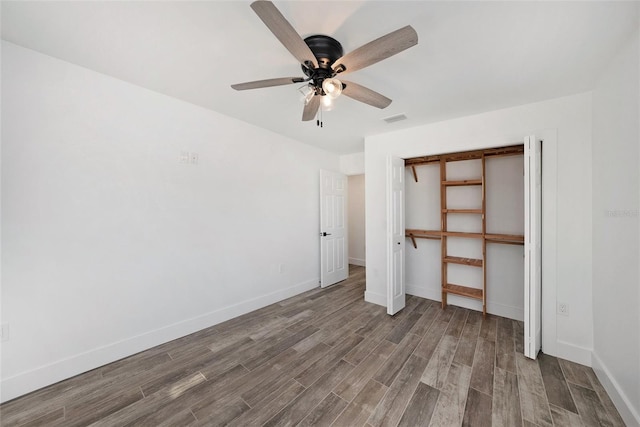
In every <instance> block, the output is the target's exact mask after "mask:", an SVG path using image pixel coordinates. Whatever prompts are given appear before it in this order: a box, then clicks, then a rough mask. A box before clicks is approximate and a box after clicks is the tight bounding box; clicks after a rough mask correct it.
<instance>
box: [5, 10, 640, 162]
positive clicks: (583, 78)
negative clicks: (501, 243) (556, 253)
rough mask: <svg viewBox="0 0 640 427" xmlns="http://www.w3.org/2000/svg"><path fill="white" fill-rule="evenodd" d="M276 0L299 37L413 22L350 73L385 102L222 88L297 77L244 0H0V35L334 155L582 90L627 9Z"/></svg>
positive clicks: (354, 43)
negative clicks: (311, 99)
mask: <svg viewBox="0 0 640 427" xmlns="http://www.w3.org/2000/svg"><path fill="white" fill-rule="evenodd" d="M274 3H275V4H276V6H277V7H278V8H279V9H280V11H281V12H282V13H283V15H284V16H285V17H286V18H287V19H288V20H289V22H291V24H292V25H293V26H294V28H296V30H297V31H298V32H299V33H300V34H301V35H302V36H303V37H306V36H308V35H311V34H318V33H320V34H327V35H330V36H332V37H334V38H336V39H338V40H339V41H340V42H341V43H342V45H343V47H344V50H345V53H346V52H349V51H351V50H353V49H355V48H357V47H359V46H361V45H363V44H365V43H367V42H369V41H371V40H372V39H375V38H377V37H379V36H381V35H384V34H386V33H388V32H390V31H393V30H396V29H398V28H400V27H403V26H405V25H407V24H409V25H412V26H413V27H414V28H415V29H416V31H417V33H418V37H419V42H418V45H417V46H415V47H413V48H411V49H408V50H406V51H404V52H402V53H400V54H398V55H396V56H394V57H391V58H389V59H387V60H385V61H383V62H380V63H378V64H375V65H372V66H371V67H368V68H366V69H364V70H360V71H357V72H354V73H353V74H352V75H349V80H352V81H354V82H356V83H359V84H362V85H365V86H367V87H369V88H371V89H373V90H375V91H377V92H380V93H382V94H383V95H386V96H388V97H389V98H391V99H393V103H392V104H391V105H390V106H389V107H387V108H386V109H384V110H379V109H377V108H374V107H370V106H368V105H365V104H362V103H359V102H357V101H354V100H352V99H349V98H347V97H341V98H339V99H338V100H337V103H336V106H335V109H334V110H333V111H331V112H327V113H325V116H324V121H325V127H324V128H322V129H321V128H317V127H316V125H315V122H302V121H301V120H300V118H301V115H302V103H301V101H300V94H299V92H298V91H297V88H298V87H299V86H300V85H290V86H280V87H272V88H265V89H256V90H249V91H243V92H237V91H234V90H233V89H231V88H230V85H231V84H232V83H240V82H245V81H251V80H260V79H266V78H274V77H287V76H302V73H301V71H300V67H299V65H298V63H297V61H296V60H295V59H294V58H293V57H292V56H291V55H290V54H289V52H288V51H287V50H286V49H285V48H284V47H283V46H282V45H280V43H279V42H278V40H277V39H276V38H275V37H274V36H273V35H272V34H271V33H270V32H269V30H268V29H267V28H266V27H265V25H264V24H263V23H262V21H260V19H259V18H258V17H257V15H255V13H254V12H253V11H252V10H251V8H250V7H249V4H250V2H249V1H226V2H223V1H196V2H185V1H177V2H164V1H163V2H160V1H150V2H149V1H142V2H127V1H125V2H112V1H107V2H93V1H70V2H55V1H53V2H52V1H46V2H8V1H3V2H2V11H1V13H2V38H3V39H5V40H7V41H10V42H13V43H15V44H18V45H21V46H24V47H27V48H31V49H34V50H36V51H39V52H42V53H45V54H47V55H51V56H53V57H57V58H60V59H63V60H66V61H68V62H71V63H74V64H77V65H80V66H83V67H87V68H89V69H93V70H95V71H98V72H101V73H104V74H107V75H110V76H113V77H116V78H119V79H122V80H124V81H128V82H131V83H134V84H136V85H139V86H142V87H145V88H148V89H151V90H154V91H157V92H161V93H164V94H167V95H169V96H172V97H175V98H178V99H182V100H184V101H188V102H191V103H193V104H196V105H200V106H202V107H205V108H209V109H211V110H215V111H218V112H220V113H223V114H226V115H229V116H232V117H235V118H238V119H240V120H243V121H246V122H249V123H252V124H255V125H257V126H260V127H263V128H266V129H270V130H272V131H274V132H277V133H280V134H282V135H286V136H289V137H291V138H294V139H296V140H299V141H302V142H305V143H308V144H312V145H316V146H319V147H322V148H325V149H327V150H330V151H333V152H336V153H339V154H346V153H352V152H357V151H361V150H362V149H363V141H364V137H365V136H367V135H373V134H377V133H383V132H389V131H392V130H397V129H400V128H403V127H413V126H417V125H420V124H425V123H430V122H435V121H440V120H444V119H449V118H453V117H460V116H465V115H469V114H474V113H480V112H484V111H490V110H495V109H499V108H504V107H509V106H514V105H521V104H525V103H530V102H535V101H539V100H544V99H549V98H554V97H558V96H563V95H568V94H573V93H578V92H582V91H586V90H590V89H591V88H592V87H593V84H594V81H595V80H596V78H597V76H598V74H599V73H600V71H601V70H602V69H603V67H604V66H605V65H606V63H607V61H608V60H610V59H611V58H612V57H613V55H614V54H615V52H616V51H617V49H618V48H619V47H620V46H621V44H622V43H623V42H624V41H625V40H627V38H628V37H630V35H631V32H632V31H633V30H634V28H636V26H637V25H638V16H639V12H638V11H639V3H637V2H615V3H614V2H608V1H602V2H597V1H596V2H571V1H570V2H537V1H534V2H521V1H513V2H488V1H487V2H485V1H472V2H435V1H406V2H401V1H324V2H315V1H275V2H274ZM399 113H405V114H406V116H407V117H408V119H407V120H405V121H401V122H396V123H393V124H387V123H386V122H384V121H383V120H382V119H383V118H385V117H388V116H392V115H396V114H399Z"/></svg>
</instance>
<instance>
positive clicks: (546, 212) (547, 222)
mask: <svg viewBox="0 0 640 427" xmlns="http://www.w3.org/2000/svg"><path fill="white" fill-rule="evenodd" d="M521 134H522V135H529V134H535V135H537V136H538V137H539V138H540V139H542V140H543V141H544V150H543V152H542V164H543V168H542V265H543V268H542V285H541V286H542V307H541V310H542V313H541V316H542V351H544V352H545V353H546V354H549V355H553V356H561V355H562V354H569V353H568V352H569V351H571V350H570V349H567V350H562V349H559V348H558V343H557V337H558V334H557V330H556V324H557V314H556V290H557V271H558V266H557V247H556V242H557V228H558V227H557V222H556V218H557V194H558V144H557V140H558V131H557V129H541V130H534V131H531V132H530V131H523V132H521ZM502 139H505V141H503V142H502V143H498V144H496V143H490V142H489V141H484V142H485V143H479V144H474V145H472V144H469V145H468V148H467V147H465V148H463V147H459V150H454V151H464V150H468V149H478V150H482V149H485V148H495V147H500V146H504V145H509V144H512V143H513V142H512V141H513V138H511V137H507V138H502ZM493 140H494V141H495V138H493ZM452 152H453V151H452ZM394 154H395V155H396V156H398V157H400V158H403V159H406V158H412V157H420V156H427V155H432V154H442V153H441V152H428V151H427V152H413V150H411V152H409V153H407V152H396V153H394ZM389 220H390V218H389V217H387V222H388V221H389ZM387 286H388V283H387ZM387 291H388V289H387ZM370 300H371V301H373V300H374V298H373V297H371V298H370ZM379 303H380V304H381V303H382V301H380V302H379Z"/></svg>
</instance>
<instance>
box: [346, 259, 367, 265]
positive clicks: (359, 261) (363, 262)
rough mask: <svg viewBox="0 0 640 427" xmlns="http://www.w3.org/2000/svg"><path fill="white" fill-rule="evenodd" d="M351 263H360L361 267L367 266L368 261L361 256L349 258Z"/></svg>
mask: <svg viewBox="0 0 640 427" xmlns="http://www.w3.org/2000/svg"><path fill="white" fill-rule="evenodd" d="M349 264H353V265H359V266H361V267H366V262H365V260H363V259H360V258H349Z"/></svg>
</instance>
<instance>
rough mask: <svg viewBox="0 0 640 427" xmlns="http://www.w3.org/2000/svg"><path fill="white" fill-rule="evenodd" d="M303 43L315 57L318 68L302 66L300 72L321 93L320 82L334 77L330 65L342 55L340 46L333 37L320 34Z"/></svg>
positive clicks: (308, 38)
mask: <svg viewBox="0 0 640 427" xmlns="http://www.w3.org/2000/svg"><path fill="white" fill-rule="evenodd" d="M304 42H305V43H306V44H307V46H309V49H311V52H313V55H314V56H315V57H316V60H317V61H318V68H315V69H314V68H312V67H306V66H305V65H304V64H303V65H302V71H303V72H304V74H305V75H306V76H307V77H309V78H310V79H311V80H313V86H314V87H315V88H316V90H320V91H322V82H323V81H324V80H325V79H329V78H331V77H333V76H335V75H336V72H335V71H334V70H333V69H332V68H331V65H333V63H334V62H336V61H337V60H338V59H340V58H342V56H343V55H344V51H343V49H342V45H341V44H340V42H339V41H338V40H336V39H334V38H333V37H329V36H325V35H322V34H316V35H313V36H309V37H307V38H306V39H304ZM322 94H324V93H322Z"/></svg>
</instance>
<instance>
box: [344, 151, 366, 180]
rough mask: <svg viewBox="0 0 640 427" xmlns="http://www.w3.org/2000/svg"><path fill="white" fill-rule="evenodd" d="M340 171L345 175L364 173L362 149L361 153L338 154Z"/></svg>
mask: <svg viewBox="0 0 640 427" xmlns="http://www.w3.org/2000/svg"><path fill="white" fill-rule="evenodd" d="M340 172H342V173H343V174H345V175H361V174H363V173H364V151H363V152H361V153H353V154H343V155H341V156H340Z"/></svg>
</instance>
